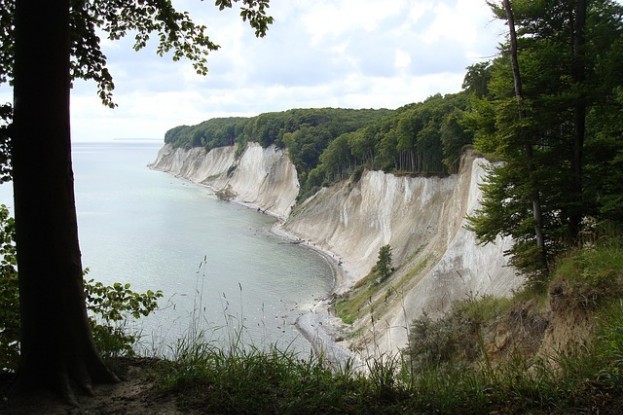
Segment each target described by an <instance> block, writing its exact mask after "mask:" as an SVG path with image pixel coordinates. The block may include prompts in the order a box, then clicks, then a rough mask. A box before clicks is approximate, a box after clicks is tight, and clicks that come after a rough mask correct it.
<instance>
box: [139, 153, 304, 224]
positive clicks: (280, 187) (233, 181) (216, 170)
mask: <svg viewBox="0 0 623 415" xmlns="http://www.w3.org/2000/svg"><path fill="white" fill-rule="evenodd" d="M150 167H151V168H153V169H155V170H161V171H164V172H168V173H171V174H174V175H176V176H180V177H183V178H186V179H188V180H191V181H193V182H195V183H200V184H203V185H206V186H209V187H211V188H212V189H214V190H215V191H217V192H218V191H226V193H229V195H230V196H231V198H232V200H234V201H236V202H239V203H244V204H246V205H248V206H251V207H256V208H260V209H261V210H263V211H266V213H270V214H271V215H273V216H276V217H278V218H280V219H282V220H284V219H285V218H287V217H288V215H289V213H290V209H291V208H292V206H293V205H294V203H295V201H296V196H297V195H298V192H299V183H298V179H297V175H296V169H295V168H294V165H293V164H292V163H291V162H290V160H289V159H288V157H287V156H286V155H285V154H284V153H283V151H281V150H277V149H276V148H275V146H270V147H268V148H262V147H261V146H260V145H259V144H256V143H249V144H248V145H247V148H246V150H245V151H244V153H243V154H242V155H241V156H240V157H239V158H236V155H235V147H219V148H215V149H213V150H211V151H210V152H208V153H206V151H205V150H204V149H203V148H193V149H191V150H185V149H182V148H177V149H174V148H173V147H171V146H170V145H168V144H167V145H165V146H164V147H163V148H162V149H161V150H160V152H159V153H158V157H157V158H156V161H155V162H154V163H152V164H151V165H150Z"/></svg>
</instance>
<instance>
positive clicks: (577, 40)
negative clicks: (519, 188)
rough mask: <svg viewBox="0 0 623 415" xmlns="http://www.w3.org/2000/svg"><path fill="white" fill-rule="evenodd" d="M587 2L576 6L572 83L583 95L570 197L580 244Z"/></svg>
mask: <svg viewBox="0 0 623 415" xmlns="http://www.w3.org/2000/svg"><path fill="white" fill-rule="evenodd" d="M586 10H587V5H586V0H577V2H576V5H575V19H574V23H573V80H574V82H575V83H576V85H577V87H578V88H579V91H580V95H579V96H578V97H577V99H576V103H575V108H574V140H573V157H572V159H571V186H572V188H571V195H572V197H573V200H572V201H571V203H572V210H571V213H570V215H569V237H570V239H571V240H572V241H573V242H576V241H577V236H578V234H579V232H580V222H581V221H582V216H583V215H584V203H583V200H584V190H583V183H582V174H583V173H582V170H583V169H582V165H583V163H584V136H585V134H586V105H587V103H586V96H585V93H584V82H585V80H586V62H585V43H586V39H585V34H584V32H585V27H586Z"/></svg>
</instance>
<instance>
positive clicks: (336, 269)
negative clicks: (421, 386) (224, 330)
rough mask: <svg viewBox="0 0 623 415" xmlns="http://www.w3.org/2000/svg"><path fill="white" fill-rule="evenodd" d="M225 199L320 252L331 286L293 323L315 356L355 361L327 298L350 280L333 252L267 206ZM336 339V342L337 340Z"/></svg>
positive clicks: (340, 363)
mask: <svg viewBox="0 0 623 415" xmlns="http://www.w3.org/2000/svg"><path fill="white" fill-rule="evenodd" d="M154 164H155V163H150V164H149V165H148V166H147V167H148V168H150V169H152V170H158V171H161V172H164V173H167V174H171V175H173V176H174V177H176V178H178V179H182V180H185V181H189V182H191V183H193V184H196V185H199V186H202V187H205V188H207V189H209V190H210V191H211V192H213V193H214V194H215V193H216V190H215V189H214V187H212V186H210V185H209V184H206V183H200V182H195V181H193V180H190V179H188V178H187V177H184V176H182V175H178V174H172V173H171V172H166V171H162V170H159V169H158V168H154ZM229 202H231V203H236V204H238V205H241V206H244V207H246V208H249V209H253V210H257V211H259V212H261V213H262V214H265V215H268V216H271V217H273V218H274V219H275V223H274V224H273V225H272V226H271V232H272V233H273V234H275V235H277V236H279V237H282V238H284V239H285V240H286V241H288V242H290V243H300V244H301V245H304V246H306V247H307V248H309V249H311V250H313V251H314V252H316V253H317V254H318V255H320V256H321V257H322V258H323V259H324V260H325V261H326V263H327V265H328V266H329V269H330V270H331V273H332V278H333V287H332V289H331V291H329V293H327V297H326V298H322V299H320V300H319V301H318V302H317V303H316V304H314V306H313V307H312V308H311V309H309V310H307V311H306V310H301V313H302V314H301V315H300V316H299V317H297V319H296V321H295V323H294V326H295V327H296V328H297V330H298V331H299V332H300V333H301V334H302V335H303V337H304V338H305V339H306V340H307V341H308V342H309V344H310V345H311V347H312V350H313V351H314V353H315V354H316V355H318V356H322V357H323V358H324V359H325V360H327V361H329V362H330V363H331V364H332V365H334V366H336V367H338V368H339V367H341V368H344V367H345V366H346V365H347V364H351V366H352V361H353V360H355V359H356V358H355V355H354V354H353V353H352V352H351V351H350V350H349V349H348V344H349V342H348V341H346V340H344V336H343V334H344V328H345V326H344V324H343V323H342V321H341V319H340V318H339V317H337V316H335V315H333V314H332V313H331V311H330V301H331V297H332V296H333V295H334V294H335V293H336V292H338V291H342V290H344V289H345V288H346V285H347V283H348V282H349V280H352V276H351V275H350V273H349V272H348V271H347V270H346V269H344V267H343V266H342V265H341V261H339V260H337V259H336V255H335V254H334V253H333V252H330V251H327V250H324V249H321V248H320V247H318V246H316V245H314V244H312V243H310V242H309V241H306V240H301V239H299V238H297V237H295V236H294V235H292V234H290V233H288V232H287V231H286V230H284V229H283V223H284V222H285V219H286V218H284V217H282V216H281V215H278V214H276V213H275V212H271V211H270V210H267V209H262V208H261V207H260V206H257V205H256V204H254V203H249V202H244V201H241V200H235V199H232V200H230V201H229ZM338 340H339V341H338Z"/></svg>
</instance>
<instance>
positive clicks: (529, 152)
mask: <svg viewBox="0 0 623 415" xmlns="http://www.w3.org/2000/svg"><path fill="white" fill-rule="evenodd" d="M502 4H503V6H504V10H505V11H506V19H507V22H508V32H509V37H510V47H511V66H512V69H513V81H514V87H515V97H516V98H517V101H519V102H520V103H521V101H522V100H523V86H522V82H521V73H520V71H519V58H518V45H517V32H516V31H515V16H514V15H513V8H512V6H511V3H510V0H503V1H502ZM519 115H520V117H522V114H521V109H520V114H519ZM525 140H526V143H525V146H524V151H525V154H526V166H527V169H528V180H529V183H530V188H531V189H530V191H531V195H530V199H531V204H532V216H533V220H534V235H535V239H536V244H537V248H538V250H539V254H540V256H541V262H542V264H543V267H544V268H545V269H547V251H546V248H545V236H544V233H543V213H542V211H541V196H540V192H539V189H538V185H537V183H536V179H535V178H534V154H533V148H532V143H530V141H529V139H525Z"/></svg>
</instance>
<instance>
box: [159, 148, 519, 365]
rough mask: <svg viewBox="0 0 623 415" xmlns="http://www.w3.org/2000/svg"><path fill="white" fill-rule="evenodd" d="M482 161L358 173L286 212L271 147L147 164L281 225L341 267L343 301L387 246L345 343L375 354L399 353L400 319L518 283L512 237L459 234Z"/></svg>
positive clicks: (179, 154)
mask: <svg viewBox="0 0 623 415" xmlns="http://www.w3.org/2000/svg"><path fill="white" fill-rule="evenodd" d="M486 165H487V162H486V161H485V160H483V159H481V158H477V157H475V156H474V155H473V154H472V153H467V154H465V155H464V157H463V160H462V164H461V168H460V172H459V173H458V174H456V175H452V176H450V177H446V178H437V177H431V178H424V177H406V176H404V177H397V176H395V175H392V174H387V173H383V172H380V171H366V172H364V173H363V175H362V176H361V179H360V180H359V181H358V182H356V183H353V182H351V181H344V182H341V183H338V184H336V185H334V186H332V187H330V188H323V189H322V190H320V191H319V192H318V193H316V194H315V195H314V196H312V197H311V198H309V199H307V200H306V201H304V202H302V203H300V205H299V206H297V207H296V208H295V209H294V210H293V211H291V208H292V207H293V206H294V203H295V200H296V196H297V194H298V180H297V176H296V170H295V168H294V166H293V165H292V163H291V162H290V161H289V159H288V157H287V155H286V154H284V153H283V152H281V151H280V150H277V149H275V148H274V147H269V148H268V149H262V148H261V147H260V146H259V145H257V144H250V145H249V146H248V148H247V149H246V151H245V152H244V153H243V154H242V155H241V156H240V158H239V159H236V157H235V149H234V148H233V147H228V148H220V149H215V150H212V151H211V152H209V153H208V154H206V153H205V151H204V150H203V149H192V150H183V149H176V150H174V149H172V148H170V147H168V146H165V147H164V148H163V149H162V150H161V152H160V154H159V155H158V159H157V160H156V162H155V163H154V164H153V165H152V167H153V168H155V169H159V170H163V171H168V172H170V173H173V174H176V175H179V176H182V177H185V178H187V179H190V180H192V181H194V182H197V183H202V184H206V185H209V186H211V187H212V188H214V189H215V190H216V191H218V190H223V189H228V190H229V191H231V194H232V195H234V199H235V200H236V201H239V202H243V203H246V204H249V205H252V206H257V207H259V208H260V209H262V210H267V211H268V212H270V213H272V214H274V215H276V216H278V217H280V218H281V219H282V220H285V222H283V223H282V229H284V230H285V231H286V232H288V233H289V234H290V235H292V236H294V237H297V238H301V239H302V240H304V241H306V243H308V244H310V245H311V246H314V247H316V248H318V249H321V250H323V251H325V252H328V253H330V255H332V256H333V257H334V258H335V260H336V261H337V262H338V263H340V264H341V265H342V267H343V270H344V271H345V272H344V275H345V277H344V278H341V279H339V280H338V285H337V286H336V290H335V291H336V294H338V295H342V296H348V295H349V293H350V292H351V291H352V288H353V286H354V285H355V284H357V283H359V285H361V281H362V278H364V277H365V276H366V275H367V274H368V273H369V272H370V270H371V268H372V267H373V266H374V264H375V263H376V261H377V256H378V251H379V249H380V247H381V246H383V245H387V244H389V245H390V246H391V247H392V251H393V266H394V267H395V268H396V270H395V272H394V273H393V274H392V276H391V277H390V278H389V280H388V281H386V282H384V283H383V284H382V285H380V286H376V287H374V289H372V290H371V292H372V294H371V295H369V299H368V300H367V301H366V305H365V306H364V307H362V310H361V312H360V313H359V318H358V320H357V321H356V322H355V323H354V327H353V332H359V333H363V335H362V336H357V337H356V338H353V339H352V345H353V346H354V347H355V348H357V347H359V348H361V349H364V348H366V347H368V344H369V343H370V342H374V347H375V348H376V349H377V351H378V352H380V353H383V352H392V351H395V350H396V349H398V348H401V347H404V346H405V345H406V342H407V336H408V329H407V328H408V322H409V321H410V320H411V319H413V318H415V317H418V316H420V315H421V314H422V313H424V312H426V313H428V314H432V315H435V314H440V313H442V312H444V311H446V310H447V309H448V307H449V306H450V304H451V303H452V302H453V301H454V300H457V299H465V298H466V297H467V296H469V295H474V296H478V295H485V294H492V295H500V296H504V295H510V294H511V292H512V291H513V290H514V289H516V288H518V287H519V286H520V285H521V283H522V279H521V278H519V277H517V276H516V274H515V271H514V270H513V269H512V268H509V267H508V266H507V261H506V258H505V257H504V255H503V251H504V250H506V249H508V248H509V247H510V240H506V239H499V240H498V241H496V243H495V244H488V245H485V246H479V245H478V244H477V243H476V239H475V235H474V234H473V233H472V232H469V231H467V230H466V229H465V219H464V218H465V215H466V214H468V213H469V212H472V211H473V210H474V209H475V208H477V207H478V206H479V199H480V197H481V193H480V190H479V187H478V184H479V183H481V182H482V179H483V177H484V175H485V169H486ZM366 295H367V294H366ZM372 320H374V323H375V324H371V323H372Z"/></svg>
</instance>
